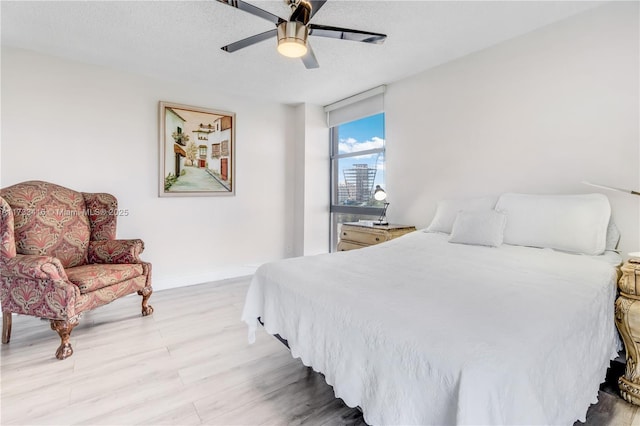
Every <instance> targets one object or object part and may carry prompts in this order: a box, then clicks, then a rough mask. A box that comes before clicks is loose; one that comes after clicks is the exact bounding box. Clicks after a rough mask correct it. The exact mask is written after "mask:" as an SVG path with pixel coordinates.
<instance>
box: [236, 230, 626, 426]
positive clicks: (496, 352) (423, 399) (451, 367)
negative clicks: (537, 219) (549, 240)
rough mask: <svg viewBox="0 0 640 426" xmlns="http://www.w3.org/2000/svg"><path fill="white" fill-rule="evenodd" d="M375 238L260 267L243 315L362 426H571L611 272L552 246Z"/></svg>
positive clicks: (609, 339)
mask: <svg viewBox="0 0 640 426" xmlns="http://www.w3.org/2000/svg"><path fill="white" fill-rule="evenodd" d="M446 238H447V236H446V235H441V234H429V233H425V232H414V233H411V234H408V235H406V236H404V237H402V238H398V239H396V240H392V241H390V242H387V243H385V244H381V245H377V246H372V247H368V248H364V249H360V250H354V251H349V252H340V253H334V254H327V255H319V256H311V257H302V258H293V259H286V260H282V261H278V262H273V263H268V264H265V265H262V266H261V267H260V268H259V269H258V271H257V272H256V274H255V276H254V278H253V281H252V283H251V286H250V288H249V291H248V294H247V298H246V302H245V307H244V311H243V314H242V319H243V321H245V322H246V323H247V324H248V325H249V338H250V340H252V338H253V337H254V336H255V331H256V326H257V321H256V318H258V317H261V318H262V320H263V321H264V325H265V329H266V330H267V332H269V333H271V334H275V333H278V334H280V335H281V336H282V337H284V338H285V339H287V340H288V341H289V345H290V347H291V353H292V355H293V356H294V357H299V358H301V360H302V362H303V363H304V364H305V365H308V366H311V367H313V369H314V370H316V371H320V372H322V373H323V374H324V375H325V378H326V381H327V382H328V383H329V384H330V385H332V386H333V387H334V391H335V394H336V396H337V397H340V398H342V399H343V400H344V401H345V403H346V404H347V405H349V406H351V407H354V406H360V407H361V408H362V411H363V413H364V418H365V420H366V421H367V422H368V423H369V424H375V425H377V424H422V425H425V424H438V425H441V424H474V425H476V424H568V425H570V424H573V422H574V421H575V420H577V419H579V420H583V421H584V418H585V414H586V410H587V408H588V406H589V404H590V403H594V402H596V401H597V393H598V387H599V384H600V383H601V382H602V381H603V380H604V377H605V373H606V370H607V367H608V365H609V360H611V359H613V358H615V356H616V355H617V348H618V345H619V342H618V337H617V334H616V331H615V324H614V300H615V280H616V273H615V269H614V267H613V266H612V265H611V264H610V263H608V262H606V261H603V260H601V259H597V258H594V257H589V256H580V255H573V254H566V253H559V252H556V251H552V250H545V249H534V248H526V247H515V246H507V245H503V246H501V247H500V248H489V247H481V246H468V245H462V244H452V243H448V242H447V240H446Z"/></svg>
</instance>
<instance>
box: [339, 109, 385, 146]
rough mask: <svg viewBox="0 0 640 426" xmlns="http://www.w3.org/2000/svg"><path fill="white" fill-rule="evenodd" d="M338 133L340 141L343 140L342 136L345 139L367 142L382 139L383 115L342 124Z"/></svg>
mask: <svg viewBox="0 0 640 426" xmlns="http://www.w3.org/2000/svg"><path fill="white" fill-rule="evenodd" d="M339 132H340V134H339V135H338V137H339V138H340V139H343V134H344V137H345V138H346V137H350V138H354V139H356V140H358V141H367V140H371V139H373V138H374V137H378V138H384V114H383V113H380V114H377V115H372V116H371V117H366V118H363V119H361V120H356V121H352V122H350V123H346V124H342V125H341V126H340V128H339Z"/></svg>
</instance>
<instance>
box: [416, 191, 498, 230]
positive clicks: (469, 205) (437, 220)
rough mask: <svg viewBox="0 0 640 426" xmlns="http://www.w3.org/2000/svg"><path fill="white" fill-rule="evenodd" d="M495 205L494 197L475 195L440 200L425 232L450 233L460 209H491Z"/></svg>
mask: <svg viewBox="0 0 640 426" xmlns="http://www.w3.org/2000/svg"><path fill="white" fill-rule="evenodd" d="M495 205H496V197H475V198H458V199H451V200H441V201H439V202H438V208H437V209H436V215H435V216H434V217H433V220H432V221H431V224H430V225H429V227H428V228H427V229H426V231H427V232H444V233H445V234H450V233H451V229H452V228H453V222H455V220H456V215H457V214H458V212H459V211H461V210H467V211H472V210H491V209H493V207H494V206H495Z"/></svg>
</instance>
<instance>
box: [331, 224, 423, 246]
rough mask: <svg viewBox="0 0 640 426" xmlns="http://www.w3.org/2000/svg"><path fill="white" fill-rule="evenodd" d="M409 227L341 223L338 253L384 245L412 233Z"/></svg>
mask: <svg viewBox="0 0 640 426" xmlns="http://www.w3.org/2000/svg"><path fill="white" fill-rule="evenodd" d="M415 230H416V227H415V226H410V225H381V226H379V225H367V224H366V223H361V222H349V223H343V224H342V229H341V230H340V242H339V243H338V251H347V250H354V249H359V248H362V247H368V246H372V245H374V244H380V243H384V242H385V241H389V240H393V239H394V238H398V237H401V236H403V235H404V234H408V233H409V232H413V231H415Z"/></svg>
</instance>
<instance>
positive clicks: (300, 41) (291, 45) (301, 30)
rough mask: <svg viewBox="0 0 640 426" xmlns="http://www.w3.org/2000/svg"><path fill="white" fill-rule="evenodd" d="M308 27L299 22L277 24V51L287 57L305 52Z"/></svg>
mask: <svg viewBox="0 0 640 426" xmlns="http://www.w3.org/2000/svg"><path fill="white" fill-rule="evenodd" d="M308 36H309V28H308V27H307V26H306V25H304V24H303V23H301V22H297V21H289V22H281V23H280V24H278V52H279V53H280V54H281V55H283V56H286V57H288V58H300V57H302V56H304V55H305V54H306V53H307V37H308Z"/></svg>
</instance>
